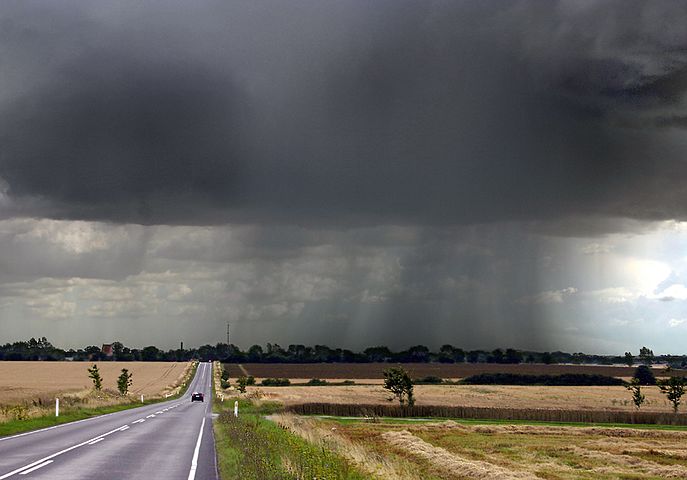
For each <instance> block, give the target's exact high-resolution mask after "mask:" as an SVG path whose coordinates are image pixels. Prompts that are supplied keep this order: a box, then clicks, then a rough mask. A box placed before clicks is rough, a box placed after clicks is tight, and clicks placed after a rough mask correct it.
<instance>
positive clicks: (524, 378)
mask: <svg viewBox="0 0 687 480" xmlns="http://www.w3.org/2000/svg"><path fill="white" fill-rule="evenodd" d="M460 383H463V384H466V385H545V386H551V387H560V386H612V385H625V382H624V381H623V380H621V379H620V378H616V377H608V376H606V375H596V374H586V373H564V374H562V375H522V374H516V373H480V374H479V375H472V376H470V377H467V378H464V379H463V380H461V382H460Z"/></svg>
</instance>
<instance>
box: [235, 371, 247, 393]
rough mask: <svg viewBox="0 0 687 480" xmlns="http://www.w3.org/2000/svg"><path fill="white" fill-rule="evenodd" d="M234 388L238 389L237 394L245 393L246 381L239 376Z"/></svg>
mask: <svg viewBox="0 0 687 480" xmlns="http://www.w3.org/2000/svg"><path fill="white" fill-rule="evenodd" d="M236 385H237V386H236V388H238V389H239V392H241V393H246V385H248V379H247V378H246V377H244V376H243V375H241V376H240V377H239V378H238V379H237V380H236Z"/></svg>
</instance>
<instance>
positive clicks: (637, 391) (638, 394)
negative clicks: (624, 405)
mask: <svg viewBox="0 0 687 480" xmlns="http://www.w3.org/2000/svg"><path fill="white" fill-rule="evenodd" d="M625 388H627V389H628V390H629V391H631V392H632V403H634V404H635V407H637V410H639V407H641V406H642V404H643V403H644V400H646V396H644V394H643V393H642V385H641V383H639V380H638V379H637V378H633V379H632V380H630V383H629V384H627V385H625Z"/></svg>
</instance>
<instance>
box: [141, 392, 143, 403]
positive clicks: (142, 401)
mask: <svg viewBox="0 0 687 480" xmlns="http://www.w3.org/2000/svg"><path fill="white" fill-rule="evenodd" d="M141 403H143V394H141Z"/></svg>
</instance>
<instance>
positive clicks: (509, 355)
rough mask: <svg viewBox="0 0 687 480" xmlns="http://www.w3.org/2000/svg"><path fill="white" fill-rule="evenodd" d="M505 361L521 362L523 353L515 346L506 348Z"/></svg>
mask: <svg viewBox="0 0 687 480" xmlns="http://www.w3.org/2000/svg"><path fill="white" fill-rule="evenodd" d="M504 361H505V362H506V363H520V362H522V354H521V353H520V352H518V351H517V350H515V349H514V348H508V349H506V358H505V359H504Z"/></svg>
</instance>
